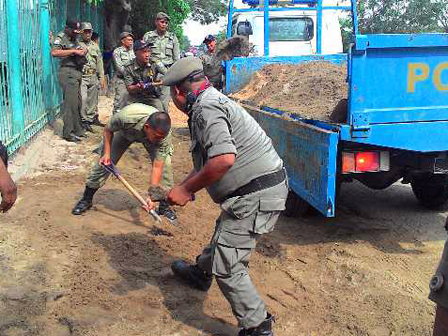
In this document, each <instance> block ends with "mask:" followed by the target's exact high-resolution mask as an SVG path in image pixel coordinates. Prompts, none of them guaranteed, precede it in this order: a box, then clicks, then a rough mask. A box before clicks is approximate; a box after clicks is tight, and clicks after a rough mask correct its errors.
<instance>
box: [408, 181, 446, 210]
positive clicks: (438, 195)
mask: <svg viewBox="0 0 448 336" xmlns="http://www.w3.org/2000/svg"><path fill="white" fill-rule="evenodd" d="M411 186H412V191H413V192H414V195H415V197H416V198H417V200H418V201H419V202H420V204H421V205H423V206H424V207H426V208H428V209H432V210H444V209H446V208H447V207H448V176H447V175H434V174H425V175H421V176H418V177H415V178H414V179H413V181H412V182H411Z"/></svg>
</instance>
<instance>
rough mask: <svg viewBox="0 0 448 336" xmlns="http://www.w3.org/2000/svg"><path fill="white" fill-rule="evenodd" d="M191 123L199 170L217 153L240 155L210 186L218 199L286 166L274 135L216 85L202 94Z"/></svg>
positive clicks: (193, 145)
mask: <svg viewBox="0 0 448 336" xmlns="http://www.w3.org/2000/svg"><path fill="white" fill-rule="evenodd" d="M188 124H189V126H190V134H191V154H192V157H193V164H194V168H195V170H196V171H199V170H200V169H201V168H202V167H203V166H204V165H205V164H206V163H207V161H208V160H209V159H211V158H213V157H215V156H219V155H223V154H235V155H236V157H235V163H234V165H233V166H232V168H230V170H229V171H228V172H227V173H226V174H225V175H224V176H223V177H222V178H221V179H220V180H219V181H216V182H215V183H214V184H212V185H211V186H210V187H208V188H207V191H208V193H209V194H210V196H211V198H212V199H213V201H215V202H216V203H220V202H222V201H223V199H224V198H225V197H226V196H227V195H229V194H231V193H232V192H233V191H235V190H236V189H238V188H240V187H242V186H244V185H246V184H247V183H249V182H250V181H251V180H253V179H254V178H257V177H260V176H262V175H266V174H269V173H273V172H276V171H278V170H280V169H281V168H282V167H283V161H282V160H281V158H280V157H279V156H278V154H277V152H276V151H275V149H274V147H273V145H272V141H271V139H270V138H269V137H268V136H267V135H266V133H265V132H264V131H263V129H262V128H261V127H260V126H259V125H258V123H257V122H256V121H255V119H254V118H252V116H251V115H250V114H249V113H248V112H247V111H246V110H245V109H243V108H242V107H241V106H240V105H238V104H237V103H235V102H234V101H232V100H230V99H229V98H228V97H226V96H225V95H223V94H221V93H220V92H219V91H217V90H216V89H215V88H213V87H210V88H208V89H206V90H205V91H204V92H203V93H201V94H200V95H199V97H198V99H197V101H196V102H195V104H194V105H193V108H192V110H191V112H190V115H189V121H188Z"/></svg>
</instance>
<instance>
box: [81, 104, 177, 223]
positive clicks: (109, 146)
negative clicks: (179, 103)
mask: <svg viewBox="0 0 448 336" xmlns="http://www.w3.org/2000/svg"><path fill="white" fill-rule="evenodd" d="M134 142H140V143H141V144H143V146H144V147H145V149H146V150H147V151H148V153H149V156H150V158H151V161H152V170H151V179H150V184H151V186H158V185H159V183H160V181H162V187H164V188H172V187H173V184H174V182H173V169H172V165H171V156H172V155H173V145H172V143H171V119H170V116H169V114H168V113H165V112H158V111H157V110H156V109H155V108H154V107H152V106H147V105H144V104H131V105H128V106H126V107H125V108H123V109H122V110H121V111H120V112H119V113H116V114H114V115H113V116H112V117H111V118H110V120H109V122H108V124H107V126H106V127H105V128H104V136H103V143H102V144H101V145H100V151H101V153H102V157H101V159H100V161H99V162H97V163H96V164H95V166H94V167H93V169H92V171H91V173H90V175H89V177H88V178H87V182H86V187H85V190H84V195H83V197H82V198H81V200H80V201H79V202H78V203H77V204H76V205H75V207H74V208H73V210H72V214H73V215H81V214H83V213H84V212H86V211H87V210H89V209H90V208H91V207H92V200H93V196H94V195H95V193H96V192H97V191H98V189H99V188H101V187H102V186H103V185H104V184H105V183H106V180H107V178H108V177H109V175H110V173H109V172H108V171H107V170H106V169H104V168H103V167H102V166H101V165H100V164H101V163H103V164H106V165H109V164H110V163H111V162H113V163H114V164H117V163H118V161H119V160H120V158H121V157H122V155H123V154H124V152H126V150H127V149H128V148H129V146H130V145H131V144H132V143H134ZM152 208H153V204H152V202H151V201H150V200H148V210H151V209H152ZM161 208H162V209H161ZM158 212H159V214H160V215H164V216H166V217H167V218H168V219H169V220H175V219H176V214H175V213H174V211H173V210H172V209H171V208H169V207H168V204H167V203H166V202H161V203H160V205H159V210H158Z"/></svg>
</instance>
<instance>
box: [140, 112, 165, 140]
mask: <svg viewBox="0 0 448 336" xmlns="http://www.w3.org/2000/svg"><path fill="white" fill-rule="evenodd" d="M170 129H171V118H170V115H169V114H168V113H166V112H154V113H153V114H151V115H150V116H149V117H148V120H146V123H145V125H144V126H143V131H144V132H145V134H146V138H147V139H148V140H149V141H150V142H152V143H159V142H160V141H162V140H163V139H164V138H165V137H166V136H167V135H168V133H169V132H170Z"/></svg>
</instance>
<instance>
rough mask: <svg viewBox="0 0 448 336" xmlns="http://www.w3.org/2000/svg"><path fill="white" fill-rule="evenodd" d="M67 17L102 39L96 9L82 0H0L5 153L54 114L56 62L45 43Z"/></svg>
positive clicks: (0, 120)
mask: <svg viewBox="0 0 448 336" xmlns="http://www.w3.org/2000/svg"><path fill="white" fill-rule="evenodd" d="M67 16H68V17H70V18H72V19H77V20H79V21H90V22H92V25H93V27H94V29H95V30H96V31H97V32H98V33H99V34H100V36H102V32H103V20H102V18H103V15H102V8H101V7H93V6H91V5H89V4H87V3H85V2H84V1H83V0H0V80H1V81H0V140H1V141H2V142H3V143H4V144H5V145H7V147H8V150H9V152H10V153H12V152H14V151H16V150H17V149H18V148H20V147H21V146H22V145H23V144H24V143H25V142H26V141H28V140H29V139H31V138H32V137H33V136H34V135H35V134H36V133H37V132H38V131H39V130H41V129H42V128H44V127H45V126H46V125H47V124H48V123H49V122H50V121H52V119H53V118H54V116H55V114H56V113H57V112H58V107H59V105H60V102H61V92H60V89H59V83H58V80H57V70H58V60H57V59H54V58H52V57H51V54H50V53H51V47H50V39H51V36H55V35H56V34H57V33H58V32H59V31H61V30H62V29H63V28H64V26H65V21H66V19H67Z"/></svg>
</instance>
